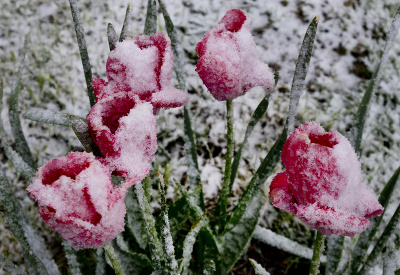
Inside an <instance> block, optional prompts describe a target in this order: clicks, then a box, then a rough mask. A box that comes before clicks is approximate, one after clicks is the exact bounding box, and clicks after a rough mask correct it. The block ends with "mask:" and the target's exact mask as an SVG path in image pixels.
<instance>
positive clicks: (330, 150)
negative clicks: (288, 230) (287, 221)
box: [270, 122, 383, 236]
mask: <svg viewBox="0 0 400 275" xmlns="http://www.w3.org/2000/svg"><path fill="white" fill-rule="evenodd" d="M281 158H282V162H283V164H284V165H285V167H286V171H284V172H282V173H279V174H278V175H276V176H275V178H274V179H273V181H272V183H271V186H270V198H271V200H272V203H273V205H274V206H275V207H278V208H281V209H284V210H286V211H288V212H290V213H293V214H295V215H297V217H298V218H299V219H300V220H302V221H303V222H304V223H306V224H307V225H308V226H310V227H311V228H315V229H317V230H318V231H320V232H321V233H323V234H325V235H328V236H330V235H331V234H337V235H344V236H354V235H356V234H358V233H361V232H362V231H364V230H365V229H367V228H368V226H369V220H368V219H369V218H372V217H374V216H377V215H380V214H381V213H382V212H383V207H382V205H380V204H379V202H378V200H377V196H376V195H375V194H374V193H373V191H372V190H370V189H369V188H368V187H367V186H366V184H365V183H364V182H363V179H362V175H361V166H360V162H359V161H358V158H357V155H356V153H355V152H354V149H353V148H352V146H351V145H350V142H349V141H348V140H347V139H346V138H345V137H344V136H342V135H341V134H340V133H339V132H337V131H331V132H325V130H324V129H323V128H322V127H321V126H320V125H319V124H318V123H316V122H309V123H306V124H304V125H302V126H300V127H299V128H297V129H296V130H295V131H294V132H293V133H292V134H291V135H290V137H289V139H288V140H287V141H286V143H285V144H284V146H283V149H282V153H281Z"/></svg>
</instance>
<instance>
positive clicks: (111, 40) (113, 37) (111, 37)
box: [107, 23, 122, 51]
mask: <svg viewBox="0 0 400 275" xmlns="http://www.w3.org/2000/svg"><path fill="white" fill-rule="evenodd" d="M121 34H122V33H121ZM107 38H108V47H109V48H110V51H112V50H114V49H115V47H116V45H117V42H118V35H117V32H116V31H115V29H114V27H113V25H112V24H111V23H108V25H107Z"/></svg>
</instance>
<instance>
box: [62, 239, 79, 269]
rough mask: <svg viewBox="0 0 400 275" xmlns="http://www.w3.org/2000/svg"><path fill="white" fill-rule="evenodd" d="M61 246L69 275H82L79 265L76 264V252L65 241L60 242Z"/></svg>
mask: <svg viewBox="0 0 400 275" xmlns="http://www.w3.org/2000/svg"><path fill="white" fill-rule="evenodd" d="M62 245H63V247H64V252H65V258H67V262H68V267H69V271H70V272H71V274H74V275H75V274H76V275H80V274H82V272H81V269H80V265H79V262H78V258H77V255H76V251H75V250H74V249H73V248H72V247H71V246H70V245H69V244H68V243H67V241H66V240H63V241H62Z"/></svg>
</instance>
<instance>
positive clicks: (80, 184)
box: [27, 152, 126, 249]
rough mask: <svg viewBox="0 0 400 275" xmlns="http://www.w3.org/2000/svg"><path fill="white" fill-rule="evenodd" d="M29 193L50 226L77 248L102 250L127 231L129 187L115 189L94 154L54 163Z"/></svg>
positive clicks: (70, 156) (39, 175) (38, 175)
mask: <svg viewBox="0 0 400 275" xmlns="http://www.w3.org/2000/svg"><path fill="white" fill-rule="evenodd" d="M27 191H28V192H29V193H30V195H31V197H32V198H34V199H35V200H37V202H38V203H39V214H40V215H41V217H42V218H43V220H44V221H45V222H46V223H47V225H48V226H49V227H50V228H51V229H52V230H55V231H57V232H58V233H60V234H61V236H62V237H63V238H64V239H66V240H67V241H68V243H69V244H70V245H72V246H73V247H74V248H75V249H83V248H99V247H101V246H102V243H108V242H110V241H112V240H113V239H114V238H115V237H116V236H117V235H118V234H119V233H120V232H121V231H122V230H123V229H124V217H125V213H126V208H125V202H124V199H125V192H126V188H125V186H121V187H120V188H118V189H114V188H113V184H112V181H111V176H110V172H109V171H108V169H107V168H106V167H105V166H104V165H102V164H101V163H100V162H99V161H97V160H96V159H95V157H94V156H93V154H92V153H90V154H89V153H81V152H72V153H69V154H68V155H67V156H65V157H59V158H55V159H52V160H50V161H49V162H47V163H46V164H45V165H43V166H42V167H41V168H39V171H38V172H37V173H36V177H35V179H34V181H33V183H32V184H31V185H29V187H28V188H27Z"/></svg>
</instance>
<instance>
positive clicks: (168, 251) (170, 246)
mask: <svg viewBox="0 0 400 275" xmlns="http://www.w3.org/2000/svg"><path fill="white" fill-rule="evenodd" d="M158 178H159V180H160V182H159V186H158V187H159V190H160V195H161V234H160V235H161V242H162V244H163V249H164V256H165V259H164V260H165V264H164V273H166V274H176V271H177V269H178V263H177V262H176V259H175V248H174V242H173V240H172V236H171V230H170V226H169V219H168V210H167V204H166V200H165V184H164V179H163V176H162V175H161V173H160V172H158Z"/></svg>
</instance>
